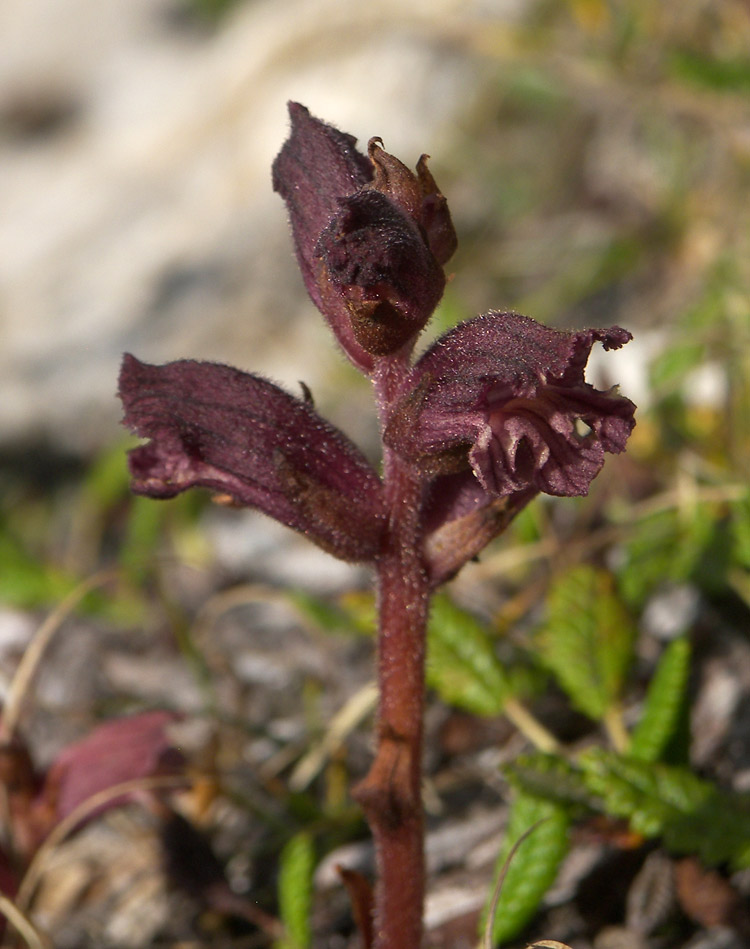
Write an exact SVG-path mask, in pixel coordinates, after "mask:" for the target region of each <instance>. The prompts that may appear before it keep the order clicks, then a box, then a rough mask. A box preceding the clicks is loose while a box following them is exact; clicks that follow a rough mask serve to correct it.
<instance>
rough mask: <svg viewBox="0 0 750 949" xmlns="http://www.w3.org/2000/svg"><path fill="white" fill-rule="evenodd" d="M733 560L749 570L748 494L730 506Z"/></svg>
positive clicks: (749, 508)
mask: <svg viewBox="0 0 750 949" xmlns="http://www.w3.org/2000/svg"><path fill="white" fill-rule="evenodd" d="M731 512H732V539H733V541H734V543H733V545H732V546H733V558H732V559H733V560H734V561H735V563H737V564H738V566H740V567H742V568H744V569H745V570H750V493H748V494H747V495H746V496H745V497H744V498H741V499H740V500H739V501H735V502H734V503H733V504H732V505H731Z"/></svg>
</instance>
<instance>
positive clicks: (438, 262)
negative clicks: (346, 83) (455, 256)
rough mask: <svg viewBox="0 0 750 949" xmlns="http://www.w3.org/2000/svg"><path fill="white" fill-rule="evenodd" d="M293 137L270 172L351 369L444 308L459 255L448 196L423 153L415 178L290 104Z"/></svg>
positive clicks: (313, 291)
mask: <svg viewBox="0 0 750 949" xmlns="http://www.w3.org/2000/svg"><path fill="white" fill-rule="evenodd" d="M289 114H290V116H291V120H292V131H291V135H290V136H289V139H288V140H287V142H286V143H285V144H284V146H283V148H282V149H281V152H280V153H279V155H278V157H277V158H276V161H275V162H274V165H273V186H274V189H275V190H276V191H278V192H279V193H280V194H281V196H282V197H283V198H284V200H285V201H286V203H287V207H288V208H289V217H290V221H291V224H292V231H293V234H294V242H295V246H296V249H297V258H298V260H299V265H300V270H301V271H302V276H303V279H304V281H305V286H306V287H307V290H308V293H309V294H310V296H311V297H312V299H313V301H314V302H315V304H316V305H317V307H318V308H319V309H320V311H321V312H322V313H323V315H324V316H325V318H326V319H327V321H328V323H329V325H330V327H331V329H332V330H333V332H334V334H335V336H336V338H337V340H338V342H339V344H340V345H341V347H342V348H343V350H344V352H345V353H346V354H347V356H349V358H350V359H351V360H352V362H353V363H354V364H355V365H356V366H358V367H359V368H360V369H362V370H363V371H365V372H371V371H372V369H373V367H374V365H375V361H376V359H377V358H378V357H381V356H388V355H391V354H392V353H394V352H397V351H398V350H400V349H402V348H404V347H410V346H411V345H413V343H414V341H415V340H416V338H417V336H418V334H419V333H420V331H421V330H422V328H423V327H424V325H425V324H426V323H427V321H428V320H429V318H430V316H431V315H432V313H433V311H434V309H435V307H436V306H437V304H438V303H439V302H440V298H441V296H442V294H443V288H444V286H445V275H444V273H443V269H442V265H443V264H444V263H445V262H446V261H447V260H448V259H449V257H450V256H451V255H452V253H453V251H454V250H455V247H456V235H455V232H454V230H453V225H452V223H451V220H450V214H449V213H448V208H447V204H446V202H445V198H444V197H443V195H442V194H440V192H439V190H438V188H437V185H436V184H435V180H434V178H433V177H432V175H431V174H430V172H429V171H428V169H427V157H426V156H425V155H423V156H422V157H421V158H420V160H419V163H418V164H417V174H416V175H415V174H414V173H413V172H411V171H410V170H409V169H408V168H407V167H406V166H405V165H404V164H402V163H401V162H400V161H399V160H398V159H397V158H394V157H393V156H392V155H389V154H388V153H387V152H386V151H385V150H384V149H383V148H382V143H381V141H380V139H378V138H373V139H371V140H370V143H369V146H368V157H365V156H364V155H362V154H360V153H359V152H358V151H357V149H356V148H355V141H356V140H355V139H354V138H352V136H351V135H346V134H344V133H343V132H339V131H338V129H335V128H333V127H332V126H330V125H327V124H326V123H324V122H321V121H320V120H319V119H316V118H314V117H313V116H311V115H310V113H309V112H308V111H307V109H306V108H304V106H301V105H298V104H297V103H290V105H289Z"/></svg>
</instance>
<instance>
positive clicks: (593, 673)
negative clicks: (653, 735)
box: [536, 566, 635, 720]
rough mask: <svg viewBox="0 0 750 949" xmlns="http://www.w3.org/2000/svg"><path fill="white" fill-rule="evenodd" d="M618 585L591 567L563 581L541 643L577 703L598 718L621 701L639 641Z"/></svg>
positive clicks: (556, 590)
mask: <svg viewBox="0 0 750 949" xmlns="http://www.w3.org/2000/svg"><path fill="white" fill-rule="evenodd" d="M612 586H613V585H612V580H611V577H610V575H609V574H608V573H606V572H605V571H602V570H597V569H595V568H593V567H588V566H581V567H575V568H574V569H573V570H570V571H568V573H566V574H564V575H563V576H561V577H559V578H558V580H557V581H556V582H555V584H554V585H553V587H552V589H551V590H550V593H549V596H548V600H547V613H548V615H547V620H546V623H545V624H544V626H543V628H542V629H541V630H540V632H539V633H538V634H537V639H536V642H537V645H538V648H539V652H540V657H541V659H542V662H543V663H544V664H545V665H546V666H547V667H548V668H549V669H550V670H551V671H552V673H553V674H554V675H555V677H556V679H557V680H558V682H559V683H560V686H561V687H562V688H563V689H564V691H565V692H566V693H567V695H568V697H569V698H570V700H571V702H572V703H573V705H574V706H575V707H576V708H577V709H579V710H580V711H581V712H583V713H584V714H585V715H588V716H589V717H590V718H593V719H597V720H599V719H602V718H603V717H604V716H605V714H606V713H607V711H608V710H609V709H610V708H611V707H612V706H613V705H614V704H615V703H616V702H617V701H618V700H619V698H620V694H621V691H622V687H623V684H624V680H625V674H626V672H627V669H628V666H629V665H630V662H631V660H632V653H633V642H634V639H635V627H634V625H633V622H632V620H631V618H630V616H629V615H628V613H627V611H626V610H625V608H624V607H623V605H622V603H621V602H620V601H619V599H618V598H617V596H616V595H615V593H614V590H613V588H612Z"/></svg>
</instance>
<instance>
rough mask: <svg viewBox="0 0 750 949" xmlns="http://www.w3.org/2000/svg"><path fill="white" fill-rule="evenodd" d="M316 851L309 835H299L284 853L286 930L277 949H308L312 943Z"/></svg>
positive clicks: (281, 890) (281, 884) (281, 910)
mask: <svg viewBox="0 0 750 949" xmlns="http://www.w3.org/2000/svg"><path fill="white" fill-rule="evenodd" d="M314 868H315V852H314V849H313V844H312V838H311V837H310V835H309V834H306V833H299V834H296V835H295V836H294V837H292V838H291V840H289V841H288V843H287V844H286V846H285V847H284V849H283V850H282V851H281V859H280V865H279V915H280V917H281V922H282V923H283V924H284V929H285V930H286V933H285V936H284V938H283V939H282V940H280V941H278V942H277V943H276V949H306V947H308V946H310V945H311V943H312V933H311V931H310V908H311V905H312V878H313V870H314Z"/></svg>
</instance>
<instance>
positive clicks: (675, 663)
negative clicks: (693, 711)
mask: <svg viewBox="0 0 750 949" xmlns="http://www.w3.org/2000/svg"><path fill="white" fill-rule="evenodd" d="M689 673H690V643H689V642H688V640H687V639H686V638H684V637H683V638H680V639H675V640H674V641H673V642H671V643H670V644H669V646H667V648H666V649H665V650H664V654H663V655H662V657H661V659H660V661H659V665H658V666H657V669H656V672H655V673H654V678H653V679H652V681H651V685H650V686H649V690H648V694H647V696H646V701H645V703H644V707H643V714H642V715H641V718H640V721H639V722H638V725H637V726H636V728H635V729H634V731H633V735H632V737H631V741H630V755H631V757H633V758H638V759H639V760H640V761H658V760H659V759H660V758H661V757H662V753H663V751H664V749H665V748H666V746H667V744H668V742H669V741H670V739H671V738H672V736H673V735H674V733H675V731H676V728H677V725H678V722H679V720H680V717H681V714H682V711H683V706H684V703H685V700H686V691H687V683H688V675H689Z"/></svg>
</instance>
